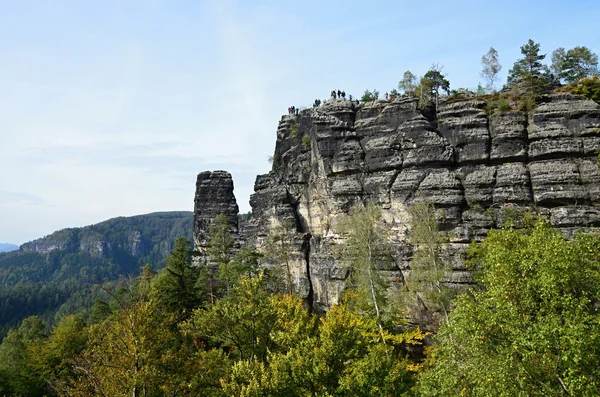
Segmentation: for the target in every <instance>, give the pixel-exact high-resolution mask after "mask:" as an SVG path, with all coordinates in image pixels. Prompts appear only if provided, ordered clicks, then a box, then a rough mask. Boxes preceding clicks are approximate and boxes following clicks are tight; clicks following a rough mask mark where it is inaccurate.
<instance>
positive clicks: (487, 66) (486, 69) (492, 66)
mask: <svg viewBox="0 0 600 397" xmlns="http://www.w3.org/2000/svg"><path fill="white" fill-rule="evenodd" d="M481 65H482V67H483V68H482V70H481V77H483V78H484V79H485V80H486V81H487V84H486V88H487V90H488V91H490V92H491V91H494V83H495V82H496V80H497V79H498V73H500V70H502V65H500V62H499V61H498V51H496V50H495V49H494V47H490V49H489V50H488V52H487V53H486V54H485V55H484V56H482V57H481Z"/></svg>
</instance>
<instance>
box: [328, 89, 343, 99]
mask: <svg viewBox="0 0 600 397" xmlns="http://www.w3.org/2000/svg"><path fill="white" fill-rule="evenodd" d="M336 97H337V98H339V99H346V92H345V91H340V90H337V91H336V90H332V91H331V98H332V99H336Z"/></svg>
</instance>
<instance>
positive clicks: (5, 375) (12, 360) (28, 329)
mask: <svg viewBox="0 0 600 397" xmlns="http://www.w3.org/2000/svg"><path fill="white" fill-rule="evenodd" d="M45 328H46V325H45V324H44V323H43V322H42V321H41V320H40V319H39V318H38V317H35V316H32V317H27V318H26V319H25V320H23V322H22V323H21V325H20V326H19V328H18V329H16V330H10V331H9V332H8V335H6V337H5V338H4V340H3V341H2V344H1V345H0V392H2V394H3V395H17V396H19V395H23V396H31V395H34V396H35V395H38V396H39V395H43V394H44V392H45V391H46V383H45V381H44V379H43V378H42V377H41V375H40V374H39V373H35V372H34V371H33V370H32V368H31V367H30V363H31V360H32V354H31V350H30V348H31V347H32V346H34V345H35V344H36V343H38V342H39V341H41V340H42V339H43V338H44V337H45V336H46V335H45V332H44V330H45Z"/></svg>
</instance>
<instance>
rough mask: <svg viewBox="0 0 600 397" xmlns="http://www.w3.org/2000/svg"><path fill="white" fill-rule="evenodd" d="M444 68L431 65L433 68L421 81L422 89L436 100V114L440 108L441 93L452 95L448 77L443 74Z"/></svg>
mask: <svg viewBox="0 0 600 397" xmlns="http://www.w3.org/2000/svg"><path fill="white" fill-rule="evenodd" d="M442 68H443V67H441V66H440V65H438V64H433V65H431V68H430V69H429V70H428V71H427V73H425V76H423V78H422V79H421V89H422V90H423V91H425V92H428V93H429V94H430V95H431V96H433V98H434V99H435V108H436V112H437V109H438V106H439V97H440V91H445V92H446V94H450V82H449V81H448V80H447V79H446V75H445V74H443V73H442Z"/></svg>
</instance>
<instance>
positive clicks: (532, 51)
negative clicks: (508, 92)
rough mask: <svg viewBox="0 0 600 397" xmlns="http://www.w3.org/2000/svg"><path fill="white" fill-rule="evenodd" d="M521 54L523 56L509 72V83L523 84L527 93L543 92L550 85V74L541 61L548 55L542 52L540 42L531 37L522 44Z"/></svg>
mask: <svg viewBox="0 0 600 397" xmlns="http://www.w3.org/2000/svg"><path fill="white" fill-rule="evenodd" d="M521 54H522V55H523V58H521V59H519V60H517V62H515V64H514V65H513V67H512V69H511V70H510V71H509V72H508V84H509V85H514V84H518V83H519V84H523V86H524V88H525V91H526V92H527V93H531V94H540V93H543V92H544V91H545V90H547V88H548V86H549V83H550V76H549V71H548V68H547V67H545V66H544V65H543V64H542V62H541V61H542V60H544V58H546V55H545V54H544V55H542V54H540V44H539V43H535V42H534V41H533V40H531V39H529V41H528V42H527V43H526V44H524V45H523V46H521Z"/></svg>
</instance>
